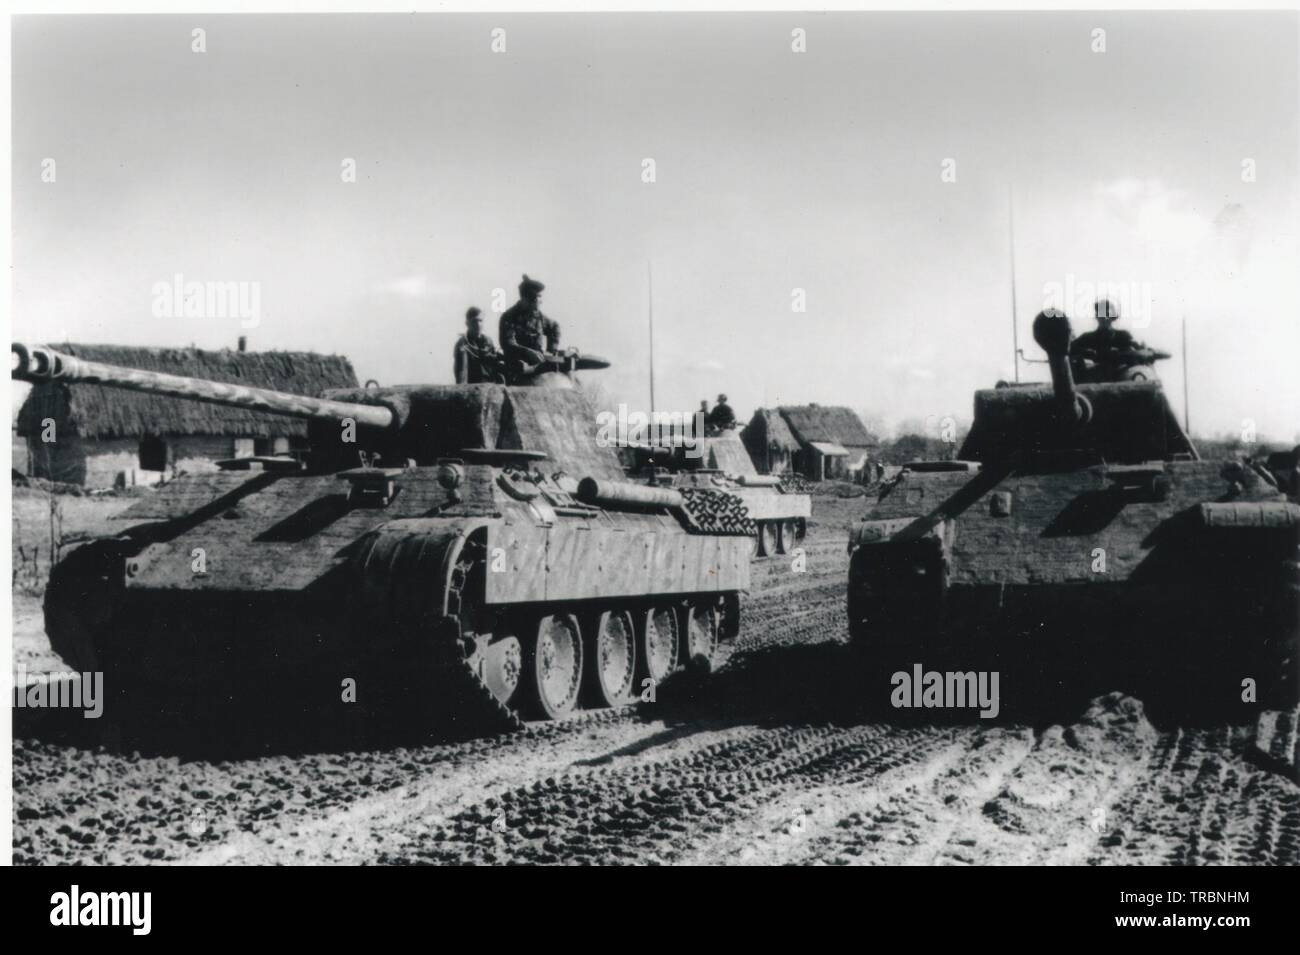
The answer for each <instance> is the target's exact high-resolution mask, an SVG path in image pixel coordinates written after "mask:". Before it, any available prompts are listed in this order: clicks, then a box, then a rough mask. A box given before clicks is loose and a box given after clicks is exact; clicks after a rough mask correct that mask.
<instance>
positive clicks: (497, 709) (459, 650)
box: [434, 538, 524, 734]
mask: <svg viewBox="0 0 1300 955" xmlns="http://www.w3.org/2000/svg"><path fill="white" fill-rule="evenodd" d="M485 559H486V555H485V554H484V553H483V544H482V542H481V541H480V540H479V539H478V538H470V539H469V540H468V541H467V542H466V544H465V547H464V549H463V550H462V551H461V554H460V558H459V559H458V560H457V561H456V566H455V567H454V568H452V572H451V577H450V579H449V580H448V582H447V615H446V616H445V617H444V618H443V627H444V628H445V629H446V631H447V633H446V636H448V637H452V636H453V635H454V639H442V637H443V634H441V633H440V634H438V639H436V640H435V641H434V644H435V647H436V648H437V649H436V651H435V653H436V655H437V656H436V659H435V668H436V670H437V672H438V673H439V674H440V676H441V677H442V678H443V679H444V680H445V681H446V683H447V685H446V687H444V688H441V689H443V690H444V691H445V692H446V693H447V694H448V697H449V698H450V699H454V700H457V701H463V702H464V703H465V707H464V708H463V709H459V713H458V715H459V716H461V717H463V718H464V719H465V721H466V722H467V723H470V724H472V725H473V726H475V727H478V728H480V729H479V733H481V734H487V733H508V732H513V731H515V730H521V729H523V728H524V721H523V719H521V718H520V716H519V714H518V713H516V712H515V711H514V710H512V709H511V708H510V707H508V706H506V704H504V703H502V702H501V701H500V700H498V699H497V698H496V696H494V695H493V693H492V691H491V690H490V689H488V687H487V685H486V684H485V683H484V682H483V680H482V679H481V678H480V677H479V675H478V673H476V672H475V671H474V668H473V667H472V666H471V662H470V658H469V655H468V654H467V653H466V652H465V644H464V643H463V641H462V640H461V639H460V638H461V631H460V613H461V610H462V609H463V607H464V603H465V601H466V599H473V598H472V597H468V598H467V596H466V594H465V587H466V585H467V584H468V583H469V578H470V572H471V571H472V569H473V565H474V563H475V562H481V561H483V560H485Z"/></svg>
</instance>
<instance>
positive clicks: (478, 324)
mask: <svg viewBox="0 0 1300 955" xmlns="http://www.w3.org/2000/svg"><path fill="white" fill-rule="evenodd" d="M482 315H483V313H482V312H480V311H479V310H478V309H477V308H472V307H471V308H470V310H469V311H467V312H466V313H465V334H464V335H461V336H460V338H458V339H456V348H455V350H454V351H453V353H452V354H453V359H452V360H453V362H454V364H455V368H456V384H458V385H477V384H480V383H481V382H485V381H501V380H502V374H501V354H500V352H498V351H497V348H496V346H495V345H493V344H492V339H491V338H489V337H488V336H487V335H484V334H483V317H482Z"/></svg>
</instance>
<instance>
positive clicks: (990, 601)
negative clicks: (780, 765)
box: [848, 312, 1300, 706]
mask: <svg viewBox="0 0 1300 955" xmlns="http://www.w3.org/2000/svg"><path fill="white" fill-rule="evenodd" d="M1034 338H1035V340H1036V341H1037V342H1038V344H1039V346H1040V347H1041V348H1042V349H1043V350H1044V351H1045V352H1046V353H1047V360H1048V364H1049V367H1050V371H1051V383H1050V384H1031V385H1017V386H1003V387H998V388H995V389H989V390H984V391H979V392H977V393H976V395H975V415H974V421H973V424H972V427H971V429H970V432H969V435H968V437H967V439H966V441H965V443H964V445H963V446H962V448H961V449H960V451H959V454H958V457H959V460H955V461H945V462H933V463H926V462H918V463H914V464H910V465H908V466H907V467H906V468H904V469H903V470H902V471H901V472H900V473H899V475H898V476H897V477H896V478H895V479H893V480H891V481H888V482H886V483H885V484H884V485H883V486H882V487H881V489H880V492H879V496H878V499H877V500H876V501H875V503H874V505H873V506H872V507H871V509H870V511H869V512H868V513H867V515H866V518H865V520H863V521H861V522H860V523H859V524H857V525H856V526H855V527H854V528H852V530H851V535H850V542H849V552H850V564H849V591H848V616H849V630H850V637H851V640H852V642H853V644H854V646H855V647H857V648H859V649H861V650H863V651H864V652H865V653H866V654H867V657H868V659H871V658H876V659H879V660H881V661H882V662H883V661H885V660H888V661H890V662H891V663H904V662H905V663H906V664H907V665H909V666H911V665H913V664H914V663H916V662H917V661H925V660H926V659H927V657H926V656H925V654H926V653H927V652H928V653H929V654H930V655H931V656H930V659H934V660H936V661H937V660H939V659H953V660H960V661H962V662H963V663H964V662H966V661H970V660H979V661H982V662H983V663H984V664H985V665H990V666H993V667H996V668H999V669H1003V668H1005V669H1010V670H1012V671H1013V672H1019V673H1021V674H1026V673H1028V674H1030V675H1031V676H1030V679H1031V680H1034V681H1037V683H1038V684H1039V688H1040V689H1044V688H1046V689H1048V690H1049V691H1050V690H1051V688H1055V687H1061V686H1065V685H1068V684H1069V683H1070V682H1071V680H1072V679H1073V678H1075V677H1078V676H1079V675H1080V674H1081V672H1082V671H1081V670H1080V669H1079V668H1080V667H1082V668H1084V669H1088V670H1097V669H1100V670H1104V671H1105V673H1106V676H1107V678H1108V679H1111V678H1117V680H1118V682H1119V684H1120V685H1119V686H1115V685H1107V686H1106V687H1104V689H1106V690H1110V689H1123V688H1125V687H1126V686H1132V687H1134V688H1135V689H1141V688H1144V687H1145V688H1148V689H1149V688H1155V689H1157V690H1158V691H1159V692H1163V693H1166V694H1168V699H1170V701H1171V702H1176V704H1177V705H1179V706H1182V705H1188V704H1190V705H1192V706H1196V705H1198V702H1212V701H1218V702H1220V703H1222V704H1224V705H1228V704H1232V703H1237V702H1241V701H1243V700H1244V701H1246V702H1249V701H1250V699H1251V697H1255V698H1257V699H1258V700H1259V701H1261V702H1262V701H1264V700H1269V701H1277V702H1280V703H1281V704H1283V705H1289V704H1291V703H1293V702H1295V699H1296V683H1297V656H1296V638H1297V630H1298V629H1300V600H1298V598H1297V592H1298V591H1300V571H1298V567H1300V565H1298V564H1297V551H1298V545H1300V504H1297V502H1296V500H1295V498H1294V497H1293V496H1290V495H1288V493H1287V489H1286V488H1285V487H1283V486H1280V483H1279V481H1278V480H1277V476H1276V475H1275V474H1274V473H1273V471H1271V470H1270V469H1268V468H1266V467H1264V466H1262V465H1259V464H1254V463H1251V462H1231V461H1230V462H1223V461H1218V462H1215V461H1206V460H1202V459H1201V458H1200V456H1199V455H1198V453H1197V451H1196V449H1195V447H1194V446H1193V444H1192V442H1191V440H1190V439H1189V437H1188V435H1187V434H1186V433H1185V432H1184V431H1183V429H1182V428H1181V427H1180V426H1179V424H1178V421H1177V419H1176V418H1175V416H1174V414H1173V413H1172V410H1171V409H1170V407H1169V405H1168V402H1167V401H1166V399H1165V396H1164V393H1163V391H1162V389H1161V386H1160V384H1159V382H1158V381H1153V380H1142V381H1108V382H1101V383H1094V384H1078V383H1076V381H1075V380H1074V376H1073V373H1072V362H1071V358H1070V342H1071V330H1070V323H1069V320H1068V319H1067V318H1066V316H1065V315H1063V314H1061V313H1059V312H1044V313H1042V314H1040V315H1039V316H1037V318H1036V319H1035V321H1034ZM1021 688H1022V689H1024V688H1025V684H1024V683H1021Z"/></svg>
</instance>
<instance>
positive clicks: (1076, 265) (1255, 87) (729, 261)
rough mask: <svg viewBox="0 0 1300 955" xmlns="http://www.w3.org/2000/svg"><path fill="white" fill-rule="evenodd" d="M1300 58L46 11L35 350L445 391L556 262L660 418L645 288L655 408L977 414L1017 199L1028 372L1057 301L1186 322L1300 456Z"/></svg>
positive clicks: (1170, 37) (1178, 27) (1208, 363)
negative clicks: (519, 293) (255, 321)
mask: <svg viewBox="0 0 1300 955" xmlns="http://www.w3.org/2000/svg"><path fill="white" fill-rule="evenodd" d="M195 27H201V28H203V29H204V30H205V31H206V38H205V39H206V52H204V53H196V52H193V51H192V44H193V42H194V41H193V36H192V32H191V31H192V30H193V29H194V28H195ZM498 27H500V28H504V30H505V31H506V32H505V43H506V50H505V52H504V53H494V52H493V51H492V49H491V44H492V34H491V31H492V30H493V28H498ZM795 28H802V29H803V30H805V31H806V46H807V52H805V53H794V52H792V50H791V44H792V39H791V31H792V30H793V29H795ZM1097 28H1102V29H1104V30H1105V52H1094V47H1096V46H1097V45H1098V41H1097V39H1096V35H1095V34H1094V32H1093V31H1094V30H1095V29H1097ZM1297 40H1298V33H1297V17H1296V15H1295V14H1292V13H1273V14H1251V15H1243V14H1216V13H1174V14H1155V13H1148V14H1121V13H1083V14H1037V15H1035V14H912V15H905V14H869V15H854V14H829V15H815V14H789V15H786V14H780V15H767V14H764V15H729V16H728V15H716V16H714V15H707V16H706V15H671V16H668V15H609V16H605V15H600V16H568V15H549V16H541V15H531V16H522V15H521V16H510V15H490V16H472V15H465V16H433V15H425V16H420V15H413V16H407V15H386V16H316V17H293V16H246V17H232V16H205V17H195V16H182V17H112V18H90V17H72V16H62V17H51V18H18V19H16V20H15V21H14V25H13V69H14V80H13V96H14V110H13V144H14V161H13V174H14V184H13V186H14V209H13V225H14V243H13V250H14V267H15V268H14V310H13V325H14V332H15V335H16V336H17V337H20V338H24V339H31V340H45V341H54V340H72V341H86V342H116V343H126V344H140V345H186V344H191V343H192V344H196V345H199V346H201V347H224V346H230V347H233V346H234V344H235V341H236V338H237V337H238V336H239V335H240V334H241V333H244V334H248V335H249V337H250V345H251V347H255V348H259V349H271V348H281V349H313V350H320V351H326V352H339V353H342V354H346V355H348V356H349V357H351V358H352V360H353V362H354V364H355V366H356V369H357V372H358V375H359V376H360V377H361V378H362V379H365V378H370V377H373V378H377V379H379V380H380V381H381V382H383V383H398V382H416V381H435V382H441V381H449V380H450V378H451V346H452V344H453V342H454V339H455V336H456V335H457V334H458V332H459V331H460V329H461V327H462V322H463V315H464V311H465V308H466V307H467V306H468V305H470V304H477V305H479V306H480V307H482V308H484V309H485V310H487V311H490V310H491V308H492V306H493V300H492V290H493V289H494V288H505V289H506V290H507V291H508V294H509V298H508V301H507V302H506V304H509V302H513V301H514V297H515V286H516V285H517V283H518V282H519V278H520V274H521V273H522V272H528V273H529V274H530V275H533V276H535V277H539V278H541V279H542V280H543V281H545V282H546V284H547V291H546V294H545V300H544V309H545V311H546V312H547V313H548V314H550V315H551V316H552V317H553V318H556V319H557V320H559V321H560V322H561V323H562V325H563V330H564V342H565V344H573V345H578V346H580V347H582V348H584V349H586V350H589V351H592V352H595V353H598V354H601V355H604V356H606V357H608V358H610V359H611V360H613V361H614V362H615V365H614V367H613V368H612V369H611V370H609V371H606V372H603V373H597V374H598V375H599V380H600V382H601V384H602V385H603V386H604V388H605V390H606V391H607V392H608V393H609V394H610V395H611V396H612V397H613V398H614V399H615V400H618V399H622V400H625V401H628V402H629V403H632V404H633V405H634V406H636V407H644V406H645V405H646V402H647V381H648V369H647V360H646V359H647V352H646V348H645V342H646V304H647V287H646V285H647V282H646V272H647V268H646V263H647V261H650V262H651V263H652V267H653V274H654V310H655V344H656V348H655V369H656V382H657V396H658V404H659V406H660V407H661V408H677V409H690V408H694V407H695V406H696V405H697V404H698V401H699V400H700V399H701V398H704V397H709V398H712V397H713V396H714V395H716V394H717V393H718V392H719V391H726V392H727V393H728V394H729V395H730V396H731V399H732V404H733V405H734V406H735V407H736V408H737V411H738V412H739V413H740V414H741V415H742V417H747V416H748V415H749V413H750V412H751V411H752V409H753V408H754V407H756V406H758V405H761V404H764V403H766V404H776V403H805V402H809V401H818V402H822V403H836V404H847V405H850V406H852V407H854V408H857V409H861V410H864V411H866V412H868V414H869V416H870V417H871V418H872V419H874V420H876V421H883V422H887V423H895V422H898V421H900V420H903V419H918V418H919V419H925V418H926V417H927V416H935V417H940V416H943V415H947V414H954V415H957V416H959V417H961V418H963V419H965V418H969V415H970V408H971V392H972V391H973V390H974V389H975V388H977V387H983V386H987V385H989V384H991V383H992V382H994V381H995V380H997V379H998V378H1003V377H1010V376H1011V375H1012V373H1013V368H1012V345H1011V321H1010V315H1011V304H1010V303H1011V283H1010V254H1009V241H1008V201H1007V197H1008V188H1009V187H1012V188H1013V189H1014V195H1015V248H1016V261H1015V266H1016V277H1017V285H1016V290H1017V299H1018V306H1019V307H1018V319H1019V325H1020V328H1021V344H1022V347H1024V348H1025V349H1026V351H1027V352H1028V353H1029V354H1030V356H1031V357H1039V355H1038V352H1037V349H1036V348H1035V347H1034V346H1033V343H1032V341H1030V340H1029V334H1028V328H1029V324H1030V321H1031V320H1032V318H1033V315H1034V313H1035V312H1036V311H1037V310H1038V309H1039V308H1040V307H1041V306H1042V303H1043V300H1044V298H1045V296H1046V295H1047V294H1049V293H1050V292H1051V291H1052V290H1053V287H1057V288H1062V289H1065V290H1073V293H1074V294H1073V298H1074V300H1073V301H1071V302H1069V303H1067V304H1068V308H1067V311H1070V312H1071V314H1072V317H1074V318H1075V328H1076V332H1081V331H1084V330H1086V329H1087V328H1088V327H1091V324H1092V323H1091V320H1090V318H1089V315H1090V312H1091V302H1092V297H1091V293H1090V291H1089V289H1090V287H1091V286H1092V285H1093V284H1095V283H1097V282H1108V283H1122V285H1121V289H1122V290H1123V292H1124V295H1122V296H1121V299H1122V300H1124V304H1125V305H1126V306H1129V305H1131V306H1134V307H1136V308H1138V309H1139V310H1142V311H1145V312H1147V314H1146V315H1145V316H1141V315H1139V316H1137V317H1138V318H1139V319H1141V318H1143V317H1145V318H1147V319H1149V322H1150V324H1149V327H1145V328H1141V329H1135V334H1137V336H1138V337H1139V338H1142V339H1145V340H1146V341H1147V342H1148V343H1150V344H1151V345H1153V346H1154V347H1158V348H1164V349H1166V350H1168V351H1171V352H1175V353H1177V352H1178V351H1179V348H1180V326H1181V322H1182V319H1183V317H1184V316H1186V319H1187V325H1188V337H1189V347H1190V357H1191V361H1190V366H1191V367H1190V376H1191V377H1190V393H1191V413H1192V425H1193V430H1194V431H1196V432H1198V433H1202V434H1205V433H1211V432H1225V431H1231V432H1237V431H1239V430H1240V429H1241V427H1242V423H1243V421H1244V420H1246V419H1251V420H1253V421H1255V422H1256V423H1257V425H1258V428H1259V430H1260V432H1261V433H1263V434H1264V435H1267V436H1272V437H1274V438H1277V439H1280V440H1288V441H1289V440H1300V375H1298V374H1296V364H1297V362H1296V358H1297V355H1300V283H1298V280H1297V269H1296V263H1297V261H1300V256H1298V255H1297V231H1298V230H1297V214H1298V210H1300V199H1298V196H1297V192H1298V185H1297V166H1298V163H1300V140H1298V116H1300V110H1298V109H1297V104H1298V103H1300V88H1298V85H1297ZM50 158H52V159H54V160H55V167H54V168H55V170H56V179H55V181H54V182H43V181H42V170H43V168H48V167H43V165H42V164H43V161H44V160H46V159H50ZM349 158H352V159H355V161H356V169H357V176H356V179H357V181H356V182H355V183H346V182H343V181H342V176H341V171H342V163H343V162H344V160H346V159H349ZM647 158H652V159H653V160H654V161H655V176H656V181H655V182H653V183H647V182H643V168H644V167H643V160H644V159H647ZM945 159H954V160H955V161H956V165H955V171H956V181H955V182H944V181H943V177H942V173H943V171H944V166H943V163H944V160H945ZM1247 161H1249V162H1247ZM1243 163H1246V166H1243ZM1247 166H1253V170H1254V181H1243V169H1244V168H1246V167H1247ZM177 273H179V274H182V275H183V276H184V277H185V279H186V280H187V281H219V282H229V281H245V282H257V283H260V284H259V290H260V296H261V299H260V324H259V325H258V326H257V327H256V328H252V329H248V330H244V329H241V328H240V324H241V322H240V321H239V319H238V318H237V317H230V318H220V317H207V318H185V317H183V316H179V317H157V316H156V315H155V314H154V311H155V310H154V309H153V307H152V305H153V288H154V285H155V283H158V282H160V281H170V280H171V279H172V277H173V276H174V275H176V274H177ZM795 289H803V290H804V292H805V294H806V303H807V306H806V311H804V312H795V311H793V310H792V296H793V294H794V290H795ZM1148 298H1149V300H1150V308H1149V310H1147V309H1146V306H1145V302H1146V301H1147V299H1148ZM1129 310H1130V311H1132V308H1130V309H1129ZM491 329H492V331H493V332H495V316H493V320H492V322H491ZM1042 367H1043V366H1026V367H1025V368H1023V369H1022V374H1023V375H1024V376H1025V377H1042V376H1043V375H1044V372H1043V371H1042V370H1041V369H1042ZM1161 370H1162V375H1163V377H1164V379H1165V381H1166V386H1167V388H1168V390H1169V393H1170V398H1171V400H1172V401H1173V403H1174V405H1175V407H1176V408H1178V409H1179V410H1180V413H1181V408H1182V364H1181V361H1180V360H1179V359H1178V358H1177V357H1176V358H1175V359H1174V360H1172V361H1169V362H1165V363H1164V364H1163V365H1162V366H1161Z"/></svg>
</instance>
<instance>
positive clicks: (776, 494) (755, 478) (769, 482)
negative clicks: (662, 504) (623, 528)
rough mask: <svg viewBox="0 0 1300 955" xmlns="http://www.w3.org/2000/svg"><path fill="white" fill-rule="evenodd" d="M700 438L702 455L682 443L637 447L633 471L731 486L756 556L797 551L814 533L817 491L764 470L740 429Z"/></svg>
mask: <svg viewBox="0 0 1300 955" xmlns="http://www.w3.org/2000/svg"><path fill="white" fill-rule="evenodd" d="M698 440H699V442H700V445H699V454H698V455H697V456H694V457H692V456H689V455H687V454H686V453H685V450H684V449H683V448H682V447H675V448H651V447H646V446H640V447H635V448H632V449H631V451H632V455H631V459H630V460H629V461H627V470H628V473H629V476H630V477H632V478H634V479H636V480H639V481H643V482H649V483H652V484H655V485H659V486H667V487H675V488H708V489H716V490H721V491H725V492H726V493H727V494H729V495H731V496H733V497H735V498H737V499H739V500H740V501H741V503H743V504H744V507H745V514H746V516H747V517H748V518H749V520H750V522H751V523H750V524H749V525H747V526H748V527H750V529H751V532H752V534H753V545H752V553H753V555H754V556H757V557H773V556H776V555H778V554H788V553H790V552H791V551H793V550H794V548H795V547H797V546H798V544H799V542H800V541H802V540H803V539H804V536H805V535H806V534H807V532H808V518H809V517H811V516H812V496H811V495H809V494H804V493H802V492H800V491H798V490H795V489H794V487H793V486H792V485H791V484H789V483H788V482H786V481H783V480H782V479H781V478H779V477H777V476H776V475H767V474H759V473H758V469H757V468H755V467H754V463H753V461H752V460H751V459H750V457H749V452H748V451H747V450H746V449H745V445H744V443H743V442H742V441H741V440H740V435H739V433H738V432H736V431H734V430H725V431H722V432H721V433H718V434H712V435H706V436H704V437H701V438H699V439H698Z"/></svg>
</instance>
